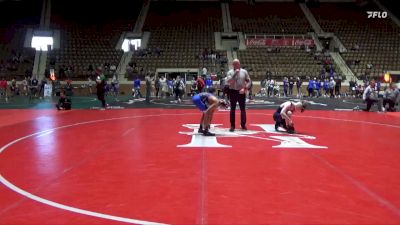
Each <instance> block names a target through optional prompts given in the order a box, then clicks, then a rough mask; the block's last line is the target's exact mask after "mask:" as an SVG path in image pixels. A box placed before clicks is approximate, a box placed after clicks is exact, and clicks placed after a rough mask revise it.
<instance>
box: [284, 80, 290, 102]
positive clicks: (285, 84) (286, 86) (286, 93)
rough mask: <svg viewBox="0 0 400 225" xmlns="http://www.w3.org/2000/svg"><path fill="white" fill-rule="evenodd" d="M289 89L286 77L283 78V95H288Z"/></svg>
mask: <svg viewBox="0 0 400 225" xmlns="http://www.w3.org/2000/svg"><path fill="white" fill-rule="evenodd" d="M288 91H289V79H288V78H287V77H284V78H283V96H284V97H288Z"/></svg>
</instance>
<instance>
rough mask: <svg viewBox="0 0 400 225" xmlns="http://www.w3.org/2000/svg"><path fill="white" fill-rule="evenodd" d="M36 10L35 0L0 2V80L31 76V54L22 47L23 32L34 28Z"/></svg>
mask: <svg viewBox="0 0 400 225" xmlns="http://www.w3.org/2000/svg"><path fill="white" fill-rule="evenodd" d="M21 9H29V10H21ZM40 11H41V1H39V0H32V1H3V2H0V15H2V17H1V20H0V34H1V35H0V77H3V76H4V77H5V78H6V79H7V80H11V79H12V78H13V77H17V79H18V80H22V79H23V77H24V75H25V74H26V72H27V74H30V73H31V71H32V68H33V62H34V57H35V51H34V49H32V48H25V47H24V41H25V33H26V30H27V28H35V27H38V25H39V22H40V21H39V16H40ZM10 12H12V13H10Z"/></svg>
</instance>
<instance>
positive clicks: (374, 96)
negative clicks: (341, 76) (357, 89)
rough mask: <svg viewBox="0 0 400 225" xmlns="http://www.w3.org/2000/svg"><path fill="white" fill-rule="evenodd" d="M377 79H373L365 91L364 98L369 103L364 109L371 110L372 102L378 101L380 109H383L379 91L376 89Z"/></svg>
mask: <svg viewBox="0 0 400 225" xmlns="http://www.w3.org/2000/svg"><path fill="white" fill-rule="evenodd" d="M375 86H376V85H375V80H373V79H372V80H371V81H370V83H369V85H368V87H367V88H365V90H364V93H363V100H364V101H365V102H366V103H367V108H366V109H364V111H367V112H369V110H370V109H371V106H372V104H374V103H376V104H377V105H378V111H381V110H382V104H381V102H380V101H379V98H378V93H377V92H376V91H375Z"/></svg>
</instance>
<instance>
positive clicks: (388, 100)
mask: <svg viewBox="0 0 400 225" xmlns="http://www.w3.org/2000/svg"><path fill="white" fill-rule="evenodd" d="M399 96H400V91H399V89H398V88H397V87H396V84H395V83H391V84H390V85H389V87H388V88H387V89H386V91H385V93H384V94H383V107H386V104H389V108H388V110H387V111H389V112H395V111H396V110H395V108H394V105H395V104H396V102H397V103H398V99H399Z"/></svg>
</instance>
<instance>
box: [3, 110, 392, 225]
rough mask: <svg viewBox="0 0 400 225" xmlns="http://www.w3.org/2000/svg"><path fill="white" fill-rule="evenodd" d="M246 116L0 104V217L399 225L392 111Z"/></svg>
mask: <svg viewBox="0 0 400 225" xmlns="http://www.w3.org/2000/svg"><path fill="white" fill-rule="evenodd" d="M247 113H248V114H247V119H248V124H247V125H248V129H249V130H248V131H241V130H236V132H234V133H230V132H228V131H227V130H228V128H229V127H230V125H229V115H228V112H227V111H220V112H218V113H217V114H216V115H214V119H213V124H214V126H213V127H212V128H211V131H212V132H215V133H216V134H217V136H216V137H203V136H201V135H198V134H197V127H196V126H197V125H196V124H197V123H198V122H199V120H200V113H199V112H198V111H196V110H164V109H130V110H106V111H97V110H73V111H69V112H55V111H43V110H37V111H35V110H2V111H0V124H1V127H0V134H1V135H0V146H1V149H0V151H1V153H0V175H1V177H0V179H1V180H0V181H1V183H2V184H1V185H0V199H1V200H0V218H1V219H0V224H126V223H134V224H158V223H164V224H400V179H399V175H400V164H399V160H400V151H399V145H398V143H399V142H398V138H399V136H400V118H399V117H398V116H393V115H392V114H383V113H382V114H380V113H366V112H335V111H307V112H305V113H303V114H294V115H293V116H294V121H295V127H296V129H297V130H298V132H299V134H297V135H288V134H285V133H277V132H275V131H274V128H273V121H272V115H271V114H272V111H270V110H248V111H247ZM236 121H237V124H239V115H237V118H236ZM236 127H240V126H239V125H236Z"/></svg>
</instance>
